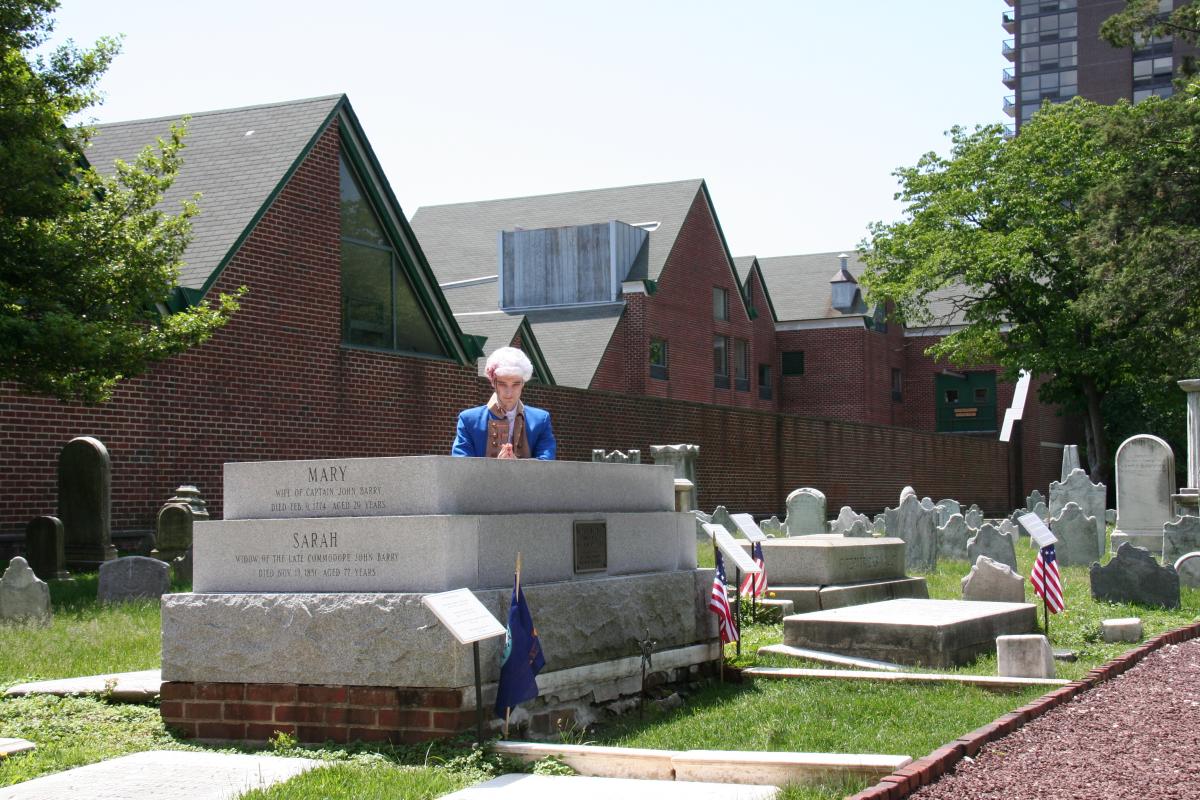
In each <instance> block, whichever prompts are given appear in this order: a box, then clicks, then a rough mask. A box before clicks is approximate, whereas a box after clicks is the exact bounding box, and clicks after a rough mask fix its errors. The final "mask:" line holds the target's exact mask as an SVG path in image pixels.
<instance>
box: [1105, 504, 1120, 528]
mask: <svg viewBox="0 0 1200 800" xmlns="http://www.w3.org/2000/svg"><path fill="white" fill-rule="evenodd" d="M1104 524H1105V525H1116V524H1117V510H1116V509H1115V508H1106V509H1104Z"/></svg>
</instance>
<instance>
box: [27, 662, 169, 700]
mask: <svg viewBox="0 0 1200 800" xmlns="http://www.w3.org/2000/svg"><path fill="white" fill-rule="evenodd" d="M161 687H162V671H161V670H157V669H145V670H141V671H140V672H113V673H109V674H107V675H87V676H84V677H80V678H59V679H58V680H53V681H34V682H32V683H20V684H17V685H16V686H11V687H9V689H8V691H6V692H5V693H4V694H5V696H7V697H23V696H25V695H30V694H53V695H58V696H59V697H64V696H66V695H72V694H81V695H105V696H106V697H110V698H112V699H113V700H126V701H129V702H133V703H139V702H142V701H145V700H153V699H154V698H156V697H158V693H159V689H160V688H161Z"/></svg>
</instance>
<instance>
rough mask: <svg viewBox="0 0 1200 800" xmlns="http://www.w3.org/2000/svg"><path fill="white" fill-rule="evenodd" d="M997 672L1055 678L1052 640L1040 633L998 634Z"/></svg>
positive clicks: (1026, 676)
mask: <svg viewBox="0 0 1200 800" xmlns="http://www.w3.org/2000/svg"><path fill="white" fill-rule="evenodd" d="M996 673H997V674H999V675H1003V676H1005V677H1008V678H1053V677H1054V651H1053V650H1051V649H1050V640H1049V639H1047V638H1046V637H1045V636H1042V635H1040V634H1024V635H1021V636H997V637H996Z"/></svg>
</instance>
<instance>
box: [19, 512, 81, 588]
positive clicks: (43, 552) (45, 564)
mask: <svg viewBox="0 0 1200 800" xmlns="http://www.w3.org/2000/svg"><path fill="white" fill-rule="evenodd" d="M25 558H26V560H27V561H28V562H29V566H30V567H32V568H33V572H34V574H35V575H37V576H38V577H39V578H41V579H42V580H44V581H65V580H70V578H71V573H69V572H67V564H66V554H65V552H64V550H63V524H62V522H60V521H59V519H58V517H34V518H33V519H31V520H30V521H29V524H28V525H26V526H25Z"/></svg>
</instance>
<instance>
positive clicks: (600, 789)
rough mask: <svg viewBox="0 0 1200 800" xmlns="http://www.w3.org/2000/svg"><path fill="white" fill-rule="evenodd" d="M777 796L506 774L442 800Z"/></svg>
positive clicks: (766, 790)
mask: <svg viewBox="0 0 1200 800" xmlns="http://www.w3.org/2000/svg"><path fill="white" fill-rule="evenodd" d="M778 793H779V789H777V788H776V787H774V786H743V785H734V784H729V783H682V782H681V783H668V782H665V781H640V780H634V779H632V778H585V777H582V776H578V775H570V776H568V775H518V774H510V775H501V776H500V777H499V778H493V779H492V780H490V781H485V782H484V783H479V784H476V785H474V786H471V787H468V788H466V789H460V790H459V791H457V792H455V793H454V794H448V795H446V796H445V797H443V798H442V800H509V799H511V800H562V798H564V797H569V798H571V800H614V798H620V800H642V798H646V800H772V798H774V797H775V796H776V795H777V794H778Z"/></svg>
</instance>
